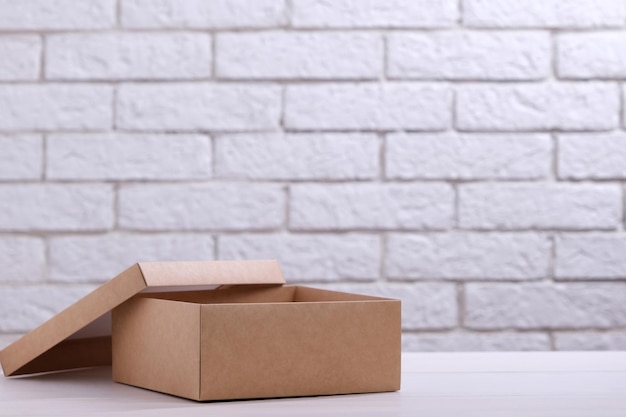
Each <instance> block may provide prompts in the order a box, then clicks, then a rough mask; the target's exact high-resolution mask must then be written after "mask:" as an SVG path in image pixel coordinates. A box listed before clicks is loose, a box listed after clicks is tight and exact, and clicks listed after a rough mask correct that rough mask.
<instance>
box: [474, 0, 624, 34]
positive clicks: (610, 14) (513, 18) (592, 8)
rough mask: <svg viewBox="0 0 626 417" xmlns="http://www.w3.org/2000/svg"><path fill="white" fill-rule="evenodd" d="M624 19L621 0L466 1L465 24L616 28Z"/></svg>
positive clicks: (481, 25)
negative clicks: (569, 0)
mask: <svg viewBox="0 0 626 417" xmlns="http://www.w3.org/2000/svg"><path fill="white" fill-rule="evenodd" d="M625 18H626V9H625V7H624V3H623V2H622V1H620V0H577V1H573V2H564V1H562V0H531V1H528V0H527V1H523V2H520V1H516V0H498V1H491V0H463V23H464V24H465V25H469V26H476V27H498V28H510V27H541V28H544V27H550V28H594V27H616V26H622V25H623V24H624V20H625Z"/></svg>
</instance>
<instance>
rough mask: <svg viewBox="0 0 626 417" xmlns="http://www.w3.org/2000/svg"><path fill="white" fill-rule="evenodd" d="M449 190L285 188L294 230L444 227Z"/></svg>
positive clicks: (449, 219) (436, 187)
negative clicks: (289, 193) (287, 191)
mask: <svg viewBox="0 0 626 417" xmlns="http://www.w3.org/2000/svg"><path fill="white" fill-rule="evenodd" d="M453 200H454V192H453V190H452V188H451V187H450V186H449V185H446V184H417V185H416V184H325V185H294V186H292V187H291V207H290V220H291V227H292V228H293V229H296V230H349V229H367V230H376V229H445V228H447V227H449V226H450V225H451V223H452V216H453Z"/></svg>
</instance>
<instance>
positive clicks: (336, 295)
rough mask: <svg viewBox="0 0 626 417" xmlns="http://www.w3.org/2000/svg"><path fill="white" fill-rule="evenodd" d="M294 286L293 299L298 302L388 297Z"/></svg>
mask: <svg viewBox="0 0 626 417" xmlns="http://www.w3.org/2000/svg"><path fill="white" fill-rule="evenodd" d="M294 288H295V289H296V292H295V296H294V301H299V302H316V301H365V300H389V298H383V297H374V296H371V295H361V294H351V293H347V292H340V291H329V290H321V289H319V288H310V287H303V286H299V285H298V286H295V287H294Z"/></svg>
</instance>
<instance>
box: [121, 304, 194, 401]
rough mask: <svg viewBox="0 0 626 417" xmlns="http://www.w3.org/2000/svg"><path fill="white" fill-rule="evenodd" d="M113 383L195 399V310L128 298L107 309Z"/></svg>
mask: <svg viewBox="0 0 626 417" xmlns="http://www.w3.org/2000/svg"><path fill="white" fill-rule="evenodd" d="M112 345H113V379H114V380H115V381H117V382H122V383H125V384H130V385H136V386H139V387H143V388H148V389H151V390H155V391H160V392H166V393H168V394H174V395H178V396H181V397H187V398H191V399H198V393H199V387H200V376H199V374H200V306H199V305H197V304H190V303H181V302H176V301H169V300H159V299H153V298H134V299H131V300H129V301H127V302H125V303H124V304H122V305H120V306H119V307H117V308H116V309H114V310H113V337H112Z"/></svg>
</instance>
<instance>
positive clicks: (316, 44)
mask: <svg viewBox="0 0 626 417" xmlns="http://www.w3.org/2000/svg"><path fill="white" fill-rule="evenodd" d="M216 42H217V43H216V45H217V46H216V51H217V53H216V54H217V58H216V68H217V69H216V71H217V75H218V76H219V77H222V78H250V79H340V78H348V79H350V78H353V79H355V78H356V79H375V78H377V77H379V76H380V75H381V74H382V68H383V39H382V37H381V36H380V35H378V34H373V33H342V32H333V33H322V32H262V33H224V34H219V35H217V41H216Z"/></svg>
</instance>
